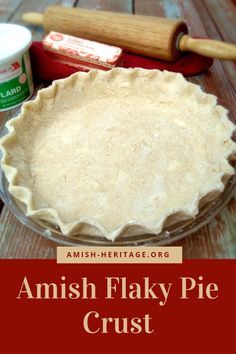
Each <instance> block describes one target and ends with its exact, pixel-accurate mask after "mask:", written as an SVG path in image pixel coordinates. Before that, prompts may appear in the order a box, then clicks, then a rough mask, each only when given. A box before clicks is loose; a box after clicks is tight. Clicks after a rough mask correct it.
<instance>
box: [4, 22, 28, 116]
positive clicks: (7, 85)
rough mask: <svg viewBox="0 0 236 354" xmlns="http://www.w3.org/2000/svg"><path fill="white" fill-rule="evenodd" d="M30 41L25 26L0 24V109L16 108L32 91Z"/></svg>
mask: <svg viewBox="0 0 236 354" xmlns="http://www.w3.org/2000/svg"><path fill="white" fill-rule="evenodd" d="M31 41H32V36H31V32H30V31H29V30H28V29H27V28H25V27H23V26H19V25H13V24H5V23H3V24H0V111H7V110H10V109H13V108H15V107H18V106H19V105H21V104H22V102H24V101H26V100H27V99H28V98H30V96H31V95H32V94H33V91H34V85H33V80H32V72H31V64H30V57H29V47H30V45H31Z"/></svg>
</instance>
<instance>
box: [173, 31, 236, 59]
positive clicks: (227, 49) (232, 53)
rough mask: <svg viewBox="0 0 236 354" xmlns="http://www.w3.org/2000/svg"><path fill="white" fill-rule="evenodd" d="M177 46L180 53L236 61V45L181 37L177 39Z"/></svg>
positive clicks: (186, 36) (185, 36)
mask: <svg viewBox="0 0 236 354" xmlns="http://www.w3.org/2000/svg"><path fill="white" fill-rule="evenodd" d="M178 46H179V50H181V51H182V52H186V51H190V52H194V53H197V54H201V55H204V56H206V57H210V58H215V59H221V60H236V45H234V44H231V43H225V42H221V41H215V40H212V39H200V38H191V37H190V36H188V35H183V36H181V37H180V38H179V42H178Z"/></svg>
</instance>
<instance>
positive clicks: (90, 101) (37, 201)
mask: <svg viewBox="0 0 236 354" xmlns="http://www.w3.org/2000/svg"><path fill="white" fill-rule="evenodd" d="M7 127H8V129H9V133H8V135H7V136H6V137H5V138H3V139H2V141H1V148H2V150H3V153H4V156H3V160H2V168H3V170H4V172H5V174H6V177H7V179H8V181H9V184H10V185H9V191H10V193H11V194H12V195H13V196H14V197H15V198H16V199H18V200H20V201H22V202H24V203H25V204H26V206H27V213H28V214H29V215H30V216H32V217H34V218H36V219H37V218H38V219H43V220H48V221H51V222H53V223H55V224H56V225H58V226H59V227H60V229H61V231H62V232H63V233H64V234H77V233H83V234H88V235H101V236H105V237H106V238H108V239H110V240H114V239H115V238H116V237H117V236H119V235H121V234H122V235H125V234H141V233H146V232H147V233H154V234H158V233H159V232H160V231H161V230H162V227H163V223H164V222H165V221H166V219H167V217H168V216H169V215H173V214H176V215H178V219H179V220H181V219H186V218H189V217H191V216H194V215H196V214H197V213H198V207H199V201H200V200H201V199H202V197H204V196H206V195H209V193H210V192H212V191H222V190H223V189H224V184H223V182H222V178H223V176H224V177H225V176H226V177H228V176H230V175H232V174H233V173H234V169H233V168H232V166H231V165H230V164H229V162H228V157H229V156H230V155H231V154H232V153H234V152H235V151H236V144H235V143H234V142H233V141H232V140H231V135H232V132H233V130H234V125H233V124H232V123H231V122H230V121H229V119H228V118H227V111H226V110H225V109H224V108H223V107H221V106H218V105H216V97H215V96H212V95H209V94H206V93H204V92H203V91H202V90H201V89H200V88H199V87H198V86H197V85H194V84H192V83H189V82H187V81H186V80H185V79H184V78H183V76H182V75H180V74H174V73H170V72H166V71H165V72H160V71H157V70H152V71H148V70H143V69H133V70H131V69H130V70H126V69H114V70H112V71H110V72H103V71H97V70H93V71H91V72H90V73H78V74H74V75H72V76H71V77H69V78H67V79H64V80H59V81H56V82H54V83H53V85H52V86H50V87H49V88H46V89H44V90H41V91H40V92H39V93H38V96H37V98H36V99H35V100H34V101H31V102H28V103H25V104H24V105H23V109H22V113H21V114H20V115H19V116H18V117H17V118H15V119H12V120H11V121H9V122H8V124H7Z"/></svg>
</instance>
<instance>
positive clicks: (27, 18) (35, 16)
mask: <svg viewBox="0 0 236 354" xmlns="http://www.w3.org/2000/svg"><path fill="white" fill-rule="evenodd" d="M22 20H23V21H24V22H26V23H29V24H30V25H36V26H42V24H43V14H40V13H37V12H27V13H25V14H23V15H22Z"/></svg>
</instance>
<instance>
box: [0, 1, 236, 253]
mask: <svg viewBox="0 0 236 354" xmlns="http://www.w3.org/2000/svg"><path fill="white" fill-rule="evenodd" d="M56 2H58V1H45V0H42V1H40V2H36V1H33V0H31V1H21V2H20V3H19V4H18V5H19V6H17V7H16V6H15V7H14V6H13V5H14V3H16V2H14V1H11V3H12V5H11V6H12V13H10V12H9V7H8V10H7V11H8V12H7V15H6V18H9V19H10V21H11V22H17V23H21V15H22V13H23V12H26V11H35V10H37V11H43V10H44V9H45V7H46V6H47V5H48V4H49V3H56ZM221 2H224V1H223V0H222V1H221ZM1 3H3V2H2V1H1V0H0V8H1ZM65 3H66V5H68V4H69V5H70V6H72V5H74V4H76V5H77V6H80V7H87V8H94V9H97V10H102V9H103V10H113V11H123V12H132V11H135V13H137V14H145V15H152V16H166V17H171V18H183V19H184V20H185V21H186V22H187V24H188V27H189V30H190V33H191V34H192V35H194V36H201V37H207V36H208V35H211V37H213V38H216V39H218V38H223V39H226V38H230V37H229V36H230V30H229V28H231V29H232V28H234V25H235V24H234V23H233V21H232V20H230V21H231V23H230V25H229V26H228V25H227V26H224V23H223V22H222V21H225V20H226V19H227V18H228V16H229V17H230V18H231V14H229V13H228V11H230V12H231V13H232V12H233V10H232V9H234V8H235V5H233V6H234V7H232V4H233V1H231V0H226V1H225V2H224V5H222V7H221V10H222V9H224V12H226V13H225V14H224V15H222V14H217V15H216V16H215V17H214V15H213V13H215V12H214V10H213V6H214V1H209V0H196V1H185V0H176V1H174V0H160V1H157V0H135V1H134V2H133V1H123V0H121V1H113V0H112V1H108V0H97V1H96V0H87V1H86V0H80V1H75V2H74V1H73V2H68V1H66V2H64V4H65ZM208 4H209V8H208V7H207V6H208ZM16 8H17V11H15V10H16ZM204 9H205V10H204ZM206 9H207V10H206ZM229 9H230V10H229ZM218 11H220V10H218ZM203 14H204V15H203ZM209 14H211V15H209ZM199 15H200V16H199ZM222 27H225V28H224V29H222ZM226 27H227V28H226ZM219 29H220V30H219ZM31 30H32V32H33V35H34V38H37V39H38V38H41V36H42V33H43V32H42V29H41V28H38V27H37V26H36V27H35V26H33V27H31ZM230 65H232V63H231V64H230ZM230 70H231V69H228V68H227V65H225V64H222V62H219V61H215V62H214V65H213V66H212V68H211V69H210V70H209V71H208V72H207V73H205V74H202V75H199V76H197V77H193V78H190V79H189V80H190V81H192V82H195V83H197V84H199V85H201V86H202V88H203V89H204V90H205V91H207V92H210V93H213V94H215V95H216V96H218V97H219V103H221V104H223V105H224V106H225V107H227V108H228V109H230V117H231V119H232V120H234V121H235V122H236V107H235V98H236V97H235V90H234V87H233V86H234V82H235V77H233V79H232V78H231V80H229V78H228V74H229V73H230V72H231V71H230ZM235 215H236V201H235V199H232V200H231V202H230V204H229V205H228V206H226V207H225V208H224V209H223V210H222V212H221V213H220V214H218V215H217V216H216V217H215V218H214V219H213V220H212V222H211V223H210V224H208V225H207V226H205V227H204V228H202V229H201V230H199V232H197V233H195V234H194V235H191V236H189V237H187V238H185V239H183V240H181V241H178V242H176V243H175V245H180V246H183V255H184V258H232V257H233V258H235V257H236V218H235ZM56 246H57V245H56V244H55V243H54V242H52V241H49V240H47V239H45V238H43V237H41V236H39V235H37V234H35V233H33V232H32V231H30V230H29V229H28V228H27V227H25V226H23V225H22V224H21V223H20V222H19V221H17V220H16V218H15V217H14V216H13V215H12V214H11V213H10V212H9V211H8V210H7V208H6V207H4V208H3V211H2V214H1V217H0V258H55V256H56Z"/></svg>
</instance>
